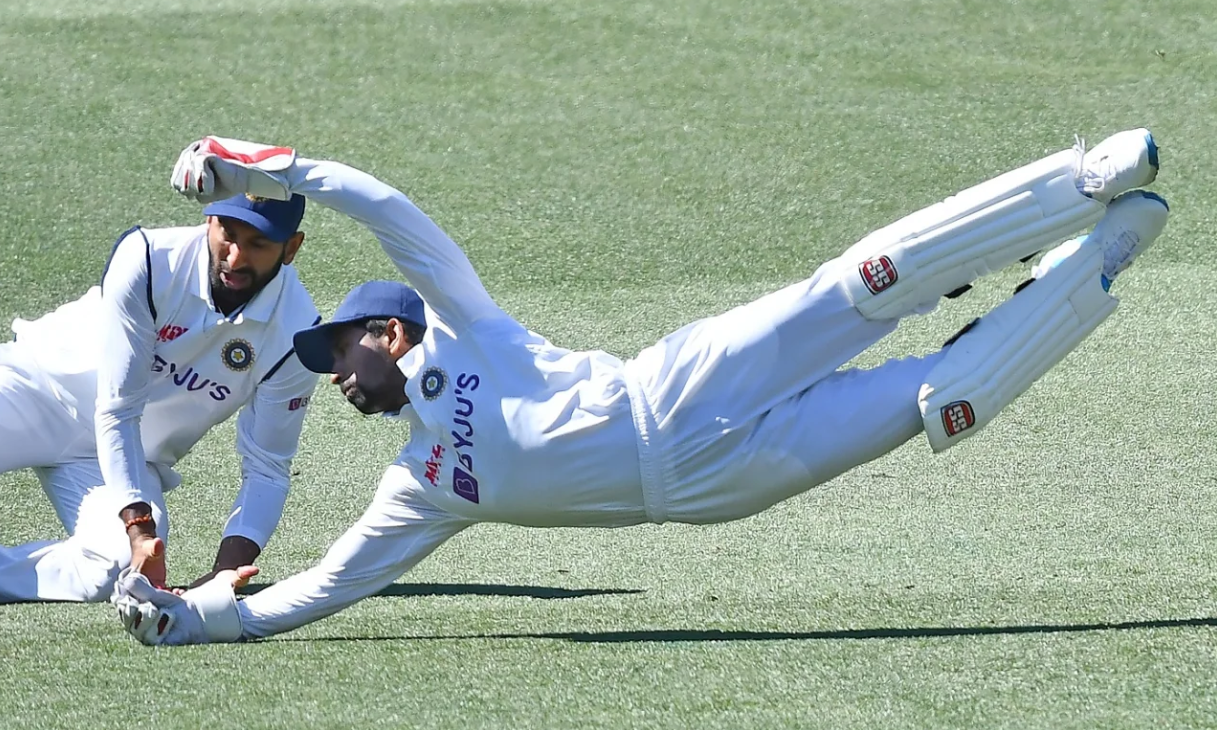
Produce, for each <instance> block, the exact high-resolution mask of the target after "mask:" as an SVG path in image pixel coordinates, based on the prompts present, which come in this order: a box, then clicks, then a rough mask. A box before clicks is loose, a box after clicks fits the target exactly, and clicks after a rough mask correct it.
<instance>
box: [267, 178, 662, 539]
mask: <svg viewBox="0 0 1217 730" xmlns="http://www.w3.org/2000/svg"><path fill="white" fill-rule="evenodd" d="M286 174H287V175H288V182H289V185H290V189H291V191H292V192H293V193H298V194H301V195H304V196H305V197H307V198H309V199H310V200H312V201H314V202H317V203H320V204H321V205H325V206H327V207H329V208H333V209H335V210H337V211H339V212H341V213H344V214H346V215H348V216H350V217H351V218H353V219H355V220H356V221H358V222H360V223H362V224H363V225H364V226H366V227H368V228H369V229H370V230H371V231H372V232H373V233H374V234H375V235H376V237H377V238H378V239H379V240H380V243H381V245H382V246H383V248H384V250H385V252H386V253H388V255H389V257H390V258H391V259H392V260H393V263H394V264H396V265H397V268H398V269H399V270H400V271H401V272H402V274H404V275H405V277H406V279H407V280H409V282H410V284H411V285H412V286H414V288H415V289H416V290H417V291H418V293H419V295H420V296H421V297H422V299H423V301H424V302H425V303H426V305H427V310H426V317H427V333H426V336H425V337H424V338H423V341H422V343H421V344H419V345H417V346H415V347H414V348H412V349H411V350H410V351H409V352H408V353H406V355H405V356H404V357H402V358H401V360H400V361H399V362H398V366H399V367H400V368H401V370H402V372H403V373H404V374H405V376H406V395H407V397H408V398H409V399H410V403H409V405H407V406H406V407H405V408H403V409H402V411H401V413H400V414H398V415H399V417H400V418H401V419H403V420H405V421H407V422H409V424H410V432H411V437H410V441H409V443H407V444H406V446H405V448H404V449H403V450H402V451H401V453H400V455H399V456H398V458H397V460H396V465H397V467H399V469H398V471H399V472H401V474H400V475H399V476H400V478H401V479H402V480H404V481H406V482H409V481H411V480H412V481H413V483H414V485H416V489H417V490H418V492H419V493H420V494H421V495H422V496H423V498H424V499H425V500H426V501H427V502H429V503H431V504H433V505H435V506H436V507H439V508H441V509H443V510H445V511H447V512H449V513H452V514H454V515H459V516H461V517H466V518H469V519H471V520H477V521H496V522H511V523H515V524H521V525H535V526H555V525H603V526H610V525H626V524H635V523H638V522H642V521H644V520H645V519H646V514H645V512H644V510H643V509H641V507H640V496H639V494H640V489H641V486H640V475H639V466H638V463H639V457H638V448H637V445H636V443H637V441H636V435H635V433H636V432H635V428H634V421H633V417H632V415H631V409H630V402H629V396H628V394H627V392H626V384H625V381H624V379H623V365H622V362H621V361H620V360H619V359H617V358H616V357H614V356H612V355H609V354H607V353H605V352H600V351H591V352H572V351H570V350H567V349H564V348H560V347H555V346H554V345H552V344H550V343H549V342H548V341H547V340H545V338H543V337H541V336H540V335H537V334H534V333H532V332H529V331H528V330H527V329H525V328H524V327H523V326H522V325H520V324H519V323H517V322H516V321H515V320H514V319H512V318H511V317H510V316H508V315H507V314H506V313H505V312H503V310H502V309H500V308H499V307H498V306H497V305H496V304H495V303H494V301H493V300H492V299H491V298H490V295H489V294H488V293H487V292H486V289H485V288H484V287H483V285H482V283H481V281H480V280H479V279H478V277H477V274H476V273H475V272H474V270H473V267H472V265H471V264H470V263H469V260H468V258H467V257H466V256H465V254H464V252H463V251H461V250H460V248H459V247H458V246H457V245H456V244H455V243H454V242H453V241H452V240H451V239H450V238H449V237H448V236H447V234H445V233H444V232H443V231H442V230H441V229H440V228H439V227H438V226H437V225H436V224H435V223H434V222H432V221H431V219H430V218H428V217H427V216H426V215H425V214H424V213H423V212H422V211H421V210H419V209H418V208H417V207H416V206H415V205H414V204H413V203H412V202H411V201H410V200H409V199H408V198H407V197H406V196H405V195H404V194H402V193H401V192H399V191H397V190H395V189H394V188H392V187H390V186H389V185H386V184H384V183H382V182H380V181H379V180H377V179H375V178H374V177H372V176H370V175H368V174H366V173H363V172H361V171H359V170H356V169H354V168H351V167H348V166H346V165H343V164H341V163H337V162H329V161H314V160H308V159H297V160H296V163H295V164H294V165H293V166H292V168H291V169H290V170H289V171H287V173H286Z"/></svg>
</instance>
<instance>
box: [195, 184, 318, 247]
mask: <svg viewBox="0 0 1217 730" xmlns="http://www.w3.org/2000/svg"><path fill="white" fill-rule="evenodd" d="M203 215H216V216H220V217H222V218H236V219H237V220H239V221H243V222H245V223H248V224H249V225H251V226H253V227H254V228H257V229H258V231H259V232H260V233H261V234H262V235H263V236H266V237H267V238H269V239H270V240H272V241H275V242H276V243H287V239H289V238H291V237H292V236H294V235H295V234H296V231H298V230H300V220H301V219H302V218H304V196H303V195H293V196H292V197H291V198H290V199H288V200H271V199H270V198H255V197H253V196H252V195H244V194H242V195H234V196H233V197H231V198H226V199H224V200H217V201H216V202H214V203H212V204H211V205H208V206H207V207H206V208H203Z"/></svg>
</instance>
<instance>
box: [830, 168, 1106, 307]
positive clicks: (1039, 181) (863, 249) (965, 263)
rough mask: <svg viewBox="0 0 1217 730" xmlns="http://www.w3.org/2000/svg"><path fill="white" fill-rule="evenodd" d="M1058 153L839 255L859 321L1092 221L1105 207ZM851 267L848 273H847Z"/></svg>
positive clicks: (911, 303) (959, 282)
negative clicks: (1082, 189) (1084, 188)
mask: <svg viewBox="0 0 1217 730" xmlns="http://www.w3.org/2000/svg"><path fill="white" fill-rule="evenodd" d="M1078 154H1079V153H1078V152H1076V151H1074V150H1062V151H1060V152H1058V153H1056V154H1054V155H1052V156H1050V157H1045V158H1044V159H1042V160H1040V161H1038V162H1033V163H1031V164H1030V165H1027V166H1025V167H1021V168H1019V169H1017V170H1012V171H1011V172H1007V173H1005V174H1004V175H1001V176H999V177H996V178H993V179H992V180H989V181H988V182H984V183H981V184H980V185H977V186H975V187H972V188H969V189H967V190H964V191H963V192H961V193H959V194H957V195H955V196H952V197H950V198H947V199H946V200H944V201H942V202H941V203H937V204H935V205H932V206H930V207H929V208H925V209H924V210H921V211H918V212H916V213H913V214H912V215H909V216H907V217H905V218H902V219H901V220H899V221H897V222H895V223H893V224H891V225H889V226H887V227H885V228H881V229H879V230H878V231H875V232H874V233H872V234H870V235H868V236H867V237H866V238H863V239H862V240H861V241H859V242H858V243H856V244H854V245H853V246H851V247H850V248H849V249H848V250H847V251H846V252H845V253H844V254H842V255H841V257H840V260H841V261H842V262H843V263H844V264H845V265H846V266H847V267H848V269H852V270H853V271H848V270H847V273H846V275H845V280H846V288H847V291H848V293H849V297H850V300H851V301H852V302H853V303H854V306H855V307H857V308H858V311H859V312H861V313H862V316H864V317H866V318H867V319H872V320H875V319H895V318H898V317H904V316H906V315H909V314H912V313H914V312H916V311H919V310H920V309H922V308H923V307H924V306H925V305H927V304H932V303H934V302H936V301H937V300H938V298H939V297H941V296H943V295H944V294H948V293H950V292H952V291H955V290H956V289H959V288H961V287H963V286H965V285H967V284H970V283H971V282H972V281H975V280H976V279H978V278H980V277H981V276H984V275H985V274H988V273H991V272H994V271H998V270H1000V269H1002V268H1005V267H1006V266H1009V265H1010V264H1013V263H1014V262H1015V261H1018V260H1020V259H1023V258H1026V257H1028V256H1031V255H1033V254H1035V253H1036V252H1038V251H1041V250H1043V249H1044V248H1046V247H1048V246H1051V245H1052V244H1055V243H1058V242H1060V241H1063V240H1065V239H1066V238H1069V237H1070V236H1072V235H1074V234H1075V233H1077V232H1078V231H1081V230H1083V229H1085V228H1089V227H1090V226H1092V225H1094V224H1095V223H1096V222H1097V221H1098V220H1099V218H1100V217H1102V215H1103V211H1104V210H1105V208H1106V206H1104V205H1103V204H1102V203H1100V202H1098V201H1096V200H1093V199H1091V198H1089V197H1087V196H1086V195H1083V194H1082V193H1080V192H1078V189H1077V186H1076V185H1075V182H1074V181H1075V179H1076V166H1077V164H1078V162H1079V157H1078ZM854 272H856V273H854Z"/></svg>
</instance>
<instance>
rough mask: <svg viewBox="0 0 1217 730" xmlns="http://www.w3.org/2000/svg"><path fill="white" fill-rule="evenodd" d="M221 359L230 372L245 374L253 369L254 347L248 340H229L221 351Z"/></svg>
mask: <svg viewBox="0 0 1217 730" xmlns="http://www.w3.org/2000/svg"><path fill="white" fill-rule="evenodd" d="M220 359H221V360H223V361H224V364H225V365H226V366H227V367H228V369H229V370H235V371H237V372H238V373H243V372H245V371H246V370H249V369H250V368H251V367H253V364H254V346H253V345H251V344H249V342H247V341H246V340H241V339H237V340H229V341H228V342H225V343H224V348H223V349H222V350H220Z"/></svg>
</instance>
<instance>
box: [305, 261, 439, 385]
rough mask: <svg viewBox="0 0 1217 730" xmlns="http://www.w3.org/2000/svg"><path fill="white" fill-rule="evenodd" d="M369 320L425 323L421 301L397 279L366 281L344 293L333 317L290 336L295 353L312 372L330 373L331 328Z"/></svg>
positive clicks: (331, 355) (332, 367) (332, 361)
mask: <svg viewBox="0 0 1217 730" xmlns="http://www.w3.org/2000/svg"><path fill="white" fill-rule="evenodd" d="M373 319H398V320H401V321H403V322H412V323H414V324H416V325H418V326H420V327H426V326H427V319H426V316H425V315H424V314H423V300H422V297H420V296H419V295H418V292H416V291H414V290H413V289H411V288H410V287H408V286H406V285H405V284H403V283H401V282H400V281H369V282H367V283H364V284H360V285H359V286H357V287H355V288H354V289H352V290H351V293H350V294H347V295H346V299H343V300H342V304H339V305H338V310H337V311H336V312H334V318H333V319H331V320H330V321H329V322H326V323H325V324H319V325H315V326H313V327H309V328H308V329H306V330H300V331H299V332H297V333H296V334H295V336H294V337H293V338H292V344H294V345H295V346H296V356H297V357H299V358H300V362H301V364H303V365H304V367H306V368H308V369H309V370H312V371H313V372H314V373H332V372H334V354H333V352H332V351H331V350H330V343H331V339H332V336H333V333H334V331H335V330H337V329H339V328H341V327H345V326H346V325H351V324H363V323H364V322H367V321H369V320H373Z"/></svg>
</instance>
